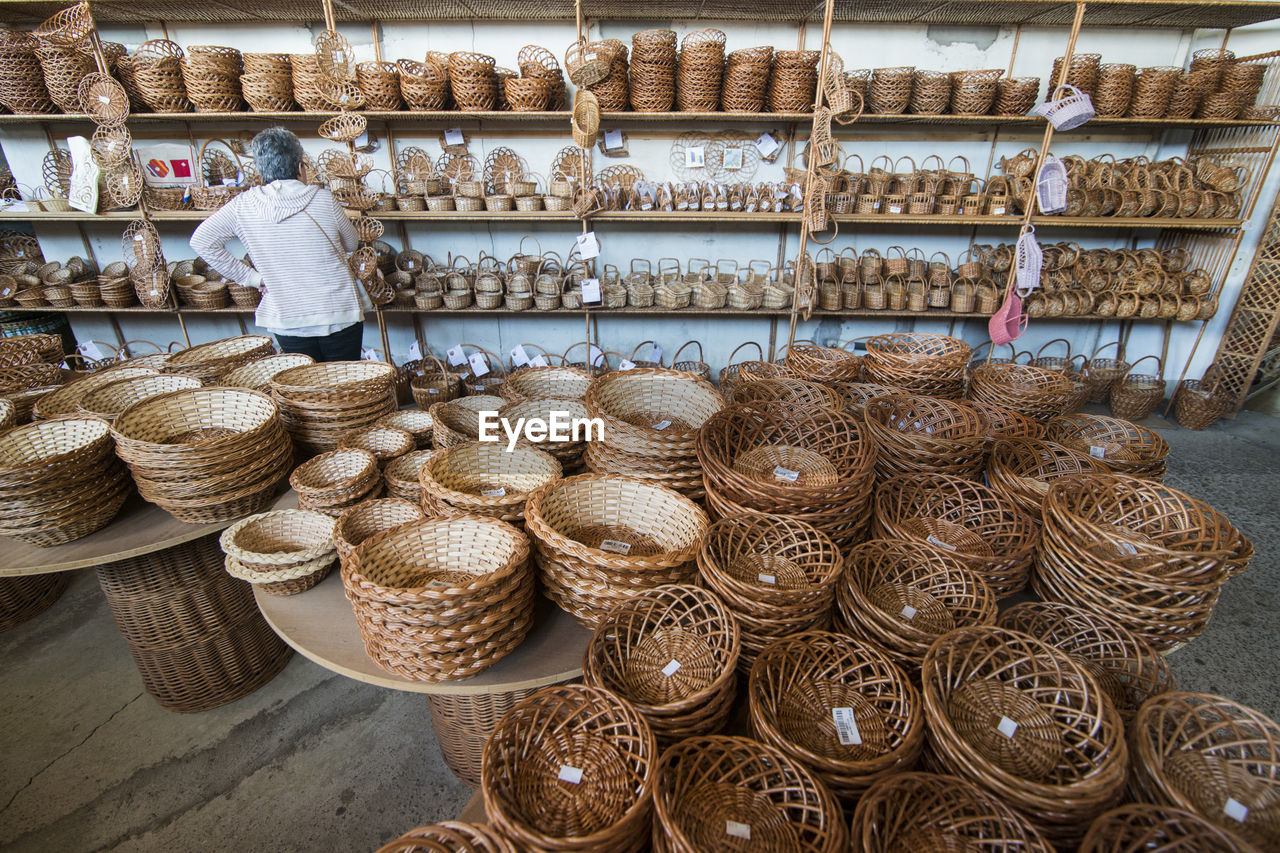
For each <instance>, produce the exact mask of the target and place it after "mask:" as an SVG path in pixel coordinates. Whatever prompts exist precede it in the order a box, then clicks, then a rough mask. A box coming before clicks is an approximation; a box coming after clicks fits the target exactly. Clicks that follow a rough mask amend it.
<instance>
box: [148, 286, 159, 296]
mask: <svg viewBox="0 0 1280 853" xmlns="http://www.w3.org/2000/svg"><path fill="white" fill-rule="evenodd" d="M150 293H151V295H152V296H156V297H158V296H159V295H160V291H158V290H156V289H155V288H154V287H153V288H151V291H150Z"/></svg>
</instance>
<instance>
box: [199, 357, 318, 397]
mask: <svg viewBox="0 0 1280 853" xmlns="http://www.w3.org/2000/svg"><path fill="white" fill-rule="evenodd" d="M315 361H316V360H315V359H314V358H312V357H311V356H309V355H303V354H302V353H283V354H281V355H269V356H267V357H266V358H259V359H255V360H253V361H251V362H249V363H248V364H242V365H241V366H239V367H236V368H234V369H232V370H229V371H227V372H226V373H225V374H223V376H222V377H221V378H220V379H219V380H218V384H219V385H225V386H227V387H229V388H252V389H253V390H255V391H263V392H265V391H268V390H270V388H271V380H272V378H273V377H275V375H276V374H277V373H280V372H281V371H283V370H288V369H289V368H291V367H302V366H303V365H307V364H315Z"/></svg>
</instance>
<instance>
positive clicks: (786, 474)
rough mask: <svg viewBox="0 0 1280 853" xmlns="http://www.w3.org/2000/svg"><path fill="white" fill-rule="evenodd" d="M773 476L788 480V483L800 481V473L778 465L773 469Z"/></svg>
mask: <svg viewBox="0 0 1280 853" xmlns="http://www.w3.org/2000/svg"><path fill="white" fill-rule="evenodd" d="M773 476H775V477H777V478H778V479H779V480H786V481H787V482H788V483H794V482H796V481H797V480H799V479H800V472H799V471H792V470H791V469H790V468H783V467H782V466H781V465H778V466H777V467H775V468H774V469H773Z"/></svg>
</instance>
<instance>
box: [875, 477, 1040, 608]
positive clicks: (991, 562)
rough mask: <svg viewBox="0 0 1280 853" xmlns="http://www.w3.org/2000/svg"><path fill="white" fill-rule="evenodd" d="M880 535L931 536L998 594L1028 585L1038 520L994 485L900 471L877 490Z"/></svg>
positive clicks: (924, 538) (927, 539)
mask: <svg viewBox="0 0 1280 853" xmlns="http://www.w3.org/2000/svg"><path fill="white" fill-rule="evenodd" d="M875 512H876V514H875V531H876V535H877V536H882V537H891V538H900V539H909V540H911V541H915V542H925V543H927V544H929V545H930V546H932V547H934V548H937V549H938V550H939V551H942V552H945V553H947V554H950V555H951V556H953V557H955V558H957V559H959V560H961V561H962V562H964V564H965V565H966V566H967V567H968V568H969V569H971V570H972V571H974V572H975V573H976V574H977V575H978V576H979V577H980V578H982V580H983V581H985V582H986V584H987V585H988V586H989V587H991V591H992V592H993V593H994V594H995V595H996V597H997V598H1003V597H1005V596H1008V595H1012V594H1014V593H1016V592H1019V591H1020V590H1022V589H1023V588H1025V587H1026V585H1027V580H1028V578H1029V575H1030V572H1031V558H1032V555H1033V553H1034V552H1035V548H1036V544H1037V542H1038V540H1039V531H1038V530H1037V528H1036V524H1035V522H1034V521H1033V520H1032V519H1031V518H1030V517H1028V516H1027V515H1025V514H1024V513H1022V512H1021V511H1020V510H1018V509H1017V508H1016V507H1015V506H1014V505H1013V504H1012V503H1011V502H1010V501H1008V500H1007V499H1005V498H1004V497H1002V496H1001V495H1000V494H999V493H997V492H995V491H994V490H992V489H990V488H988V487H986V486H983V485H980V484H978V483H974V482H971V481H969V480H964V479H961V478H959V477H950V476H947V475H946V474H915V475H910V476H901V477H894V478H893V479H891V480H887V481H885V482H884V483H882V484H881V485H880V487H879V489H877V491H876V501H875Z"/></svg>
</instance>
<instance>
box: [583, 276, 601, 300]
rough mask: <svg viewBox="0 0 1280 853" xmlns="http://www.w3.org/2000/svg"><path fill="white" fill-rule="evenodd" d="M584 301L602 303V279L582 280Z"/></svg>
mask: <svg viewBox="0 0 1280 853" xmlns="http://www.w3.org/2000/svg"><path fill="white" fill-rule="evenodd" d="M582 301H583V302H599V301H600V279H598V278H584V279H583V280H582Z"/></svg>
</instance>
